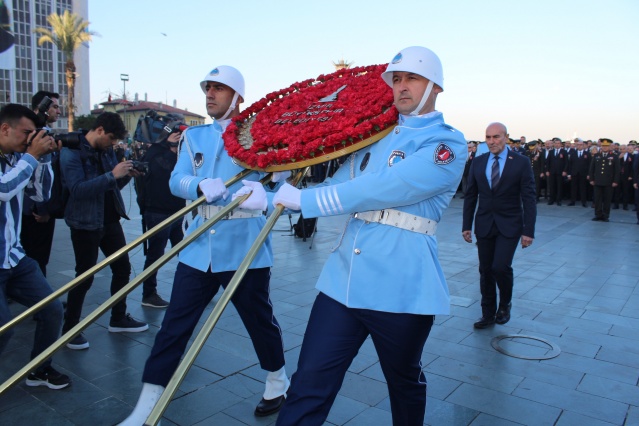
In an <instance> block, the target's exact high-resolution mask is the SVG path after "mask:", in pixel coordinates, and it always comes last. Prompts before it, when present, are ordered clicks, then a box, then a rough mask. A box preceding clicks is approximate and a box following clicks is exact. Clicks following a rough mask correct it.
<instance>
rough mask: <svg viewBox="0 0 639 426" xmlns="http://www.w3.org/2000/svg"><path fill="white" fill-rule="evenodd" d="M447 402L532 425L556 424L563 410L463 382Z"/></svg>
mask: <svg viewBox="0 0 639 426" xmlns="http://www.w3.org/2000/svg"><path fill="white" fill-rule="evenodd" d="M446 401H447V402H450V403H453V404H457V405H461V406H464V407H467V408H470V409H473V410H476V411H481V412H482V413H486V414H490V415H492V416H495V417H499V418H502V419H506V420H510V421H513V422H523V424H531V425H554V424H555V421H556V420H557V419H558V418H559V415H560V414H561V410H560V409H559V408H555V407H551V406H550V405H548V404H541V403H538V402H535V401H531V400H529V399H525V398H520V397H517V396H513V395H508V394H504V393H501V392H496V391H493V390H489V389H484V388H481V387H478V386H474V385H470V384H466V383H464V384H462V385H461V386H460V387H459V388H458V389H457V390H456V391H455V392H453V394H452V395H451V396H449V397H448V398H446Z"/></svg>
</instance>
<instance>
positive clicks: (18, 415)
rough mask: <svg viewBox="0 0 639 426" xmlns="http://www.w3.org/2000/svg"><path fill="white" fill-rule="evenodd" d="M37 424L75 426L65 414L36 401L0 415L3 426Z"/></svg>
mask: <svg viewBox="0 0 639 426" xmlns="http://www.w3.org/2000/svg"><path fill="white" fill-rule="evenodd" d="M35 419H37V420H35ZM35 422H37V424H38V425H47V426H73V425H74V424H75V423H72V422H71V421H70V420H69V419H67V418H66V417H65V416H64V415H63V414H61V413H58V412H57V411H56V410H54V409H53V408H51V407H49V406H47V405H46V404H43V403H41V402H39V401H35V400H33V401H30V402H29V403H27V404H23V405H21V406H19V407H13V408H11V409H9V410H6V411H3V412H1V413H0V423H2V424H3V425H15V426H20V425H33V424H36V423H35Z"/></svg>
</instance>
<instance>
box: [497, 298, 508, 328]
mask: <svg viewBox="0 0 639 426" xmlns="http://www.w3.org/2000/svg"><path fill="white" fill-rule="evenodd" d="M511 306H512V305H511V304H510V303H509V304H508V306H506V307H504V308H502V307H501V306H500V307H499V309H497V315H496V316H495V322H496V323H497V324H506V323H507V322H508V321H510V307H511Z"/></svg>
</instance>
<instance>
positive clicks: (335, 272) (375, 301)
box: [273, 47, 468, 426]
mask: <svg viewBox="0 0 639 426" xmlns="http://www.w3.org/2000/svg"><path fill="white" fill-rule="evenodd" d="M382 78H383V79H384V81H386V82H387V83H388V85H389V86H390V87H391V88H392V89H393V95H394V99H395V105H396V107H397V109H398V111H399V112H400V115H399V123H398V126H397V127H396V128H395V129H394V131H393V132H392V133H391V134H389V135H388V136H386V137H385V138H384V139H382V140H381V141H379V142H378V143H377V144H374V145H372V146H371V147H369V148H366V149H363V150H360V151H358V152H356V153H355V154H353V155H352V156H351V157H350V158H349V159H348V160H347V161H346V162H345V163H344V165H343V166H342V167H341V168H340V169H339V171H338V172H337V173H336V174H335V175H334V177H333V178H332V179H330V180H327V181H325V182H324V183H323V184H321V185H318V186H316V187H314V188H309V189H304V190H302V191H300V190H298V189H296V188H293V187H292V186H290V185H284V186H283V187H282V188H281V189H280V190H279V191H278V193H277V194H275V197H274V199H273V203H274V204H276V203H281V204H283V205H284V206H286V207H287V208H290V209H293V210H301V211H302V213H303V215H304V217H321V216H331V215H341V214H349V215H350V218H349V220H348V222H347V225H346V228H345V230H344V232H343V234H342V236H341V237H340V239H339V242H338V246H337V248H336V249H335V250H334V251H333V253H332V254H331V255H330V257H329V259H328V261H327V262H326V265H325V267H324V269H323V271H322V273H321V275H320V277H319V281H318V283H317V288H318V290H320V293H319V295H318V296H317V299H316V300H315V304H314V306H313V309H312V312H311V316H310V319H309V322H308V326H307V329H306V334H305V337H304V342H303V344H302V350H301V353H300V358H299V362H298V369H297V372H296V373H295V374H294V375H293V378H292V385H291V389H290V390H289V393H288V397H287V400H286V402H285V404H284V407H283V408H282V411H281V412H280V414H279V417H278V421H277V424H278V425H298V424H304V425H321V424H323V422H324V421H325V419H326V417H327V415H328V413H329V410H330V408H331V405H332V403H333V401H334V399H335V397H336V395H337V392H338V391H339V389H340V386H341V383H342V381H343V379H344V375H345V373H346V370H347V369H348V367H349V365H350V364H351V361H352V360H353V358H354V357H355V356H356V355H357V352H358V350H359V348H360V346H361V345H362V344H363V342H364V340H365V339H366V338H367V337H368V336H369V335H370V336H371V338H372V341H373V344H374V345H375V348H376V350H377V354H378V356H379V360H380V365H381V368H382V371H383V372H384V376H385V378H386V381H387V383H388V390H389V395H390V402H391V410H392V415H393V424H394V425H402V426H406V425H422V424H423V421H424V412H425V408H426V379H425V377H424V375H423V373H422V370H421V362H420V357H421V354H422V349H423V347H424V344H425V342H426V339H427V337H428V334H429V333H430V329H431V326H432V324H433V319H434V315H438V314H439V315H446V314H448V313H449V302H450V300H449V292H448V286H447V285H446V280H445V278H444V273H443V271H442V269H441V266H440V264H439V260H438V259H437V240H436V237H435V232H436V228H437V223H438V222H439V221H440V219H441V217H442V214H443V211H444V209H446V207H448V205H449V203H450V200H451V198H452V197H453V194H454V193H455V189H456V188H457V186H458V185H459V182H460V180H461V177H462V173H463V170H464V165H465V162H466V156H467V154H468V149H467V147H466V141H465V139H464V137H463V135H462V134H461V133H460V132H458V131H457V130H455V129H454V128H452V127H450V126H448V125H446V124H445V123H444V119H443V117H442V114H441V113H440V112H437V111H435V100H436V96H437V94H438V93H440V92H441V91H442V90H443V77H442V67H441V63H440V61H439V58H438V57H437V56H436V55H435V54H434V53H433V52H432V51H430V50H429V49H426V48H423V47H409V48H406V49H404V50H402V51H401V52H400V53H398V54H397V55H396V56H395V58H394V59H393V61H392V62H391V63H390V64H389V65H388V68H387V69H386V72H384V73H383V74H382Z"/></svg>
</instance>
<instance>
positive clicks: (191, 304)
mask: <svg viewBox="0 0 639 426" xmlns="http://www.w3.org/2000/svg"><path fill="white" fill-rule="evenodd" d="M229 121H230V120H224V121H222V122H221V123H220V122H218V121H215V122H214V123H213V124H209V125H203V126H195V127H190V128H189V129H187V130H186V131H185V133H184V135H183V140H182V143H181V148H180V155H179V158H178V161H177V164H176V166H175V169H174V170H173V173H172V174H171V179H170V181H169V186H170V188H171V192H172V193H173V194H174V195H176V196H178V197H182V198H185V199H190V200H194V199H197V198H198V185H199V183H200V182H201V181H202V180H204V179H205V178H211V177H219V178H221V179H222V180H224V181H226V180H228V179H230V178H231V177H233V176H235V175H236V174H238V173H239V172H241V171H242V170H243V168H242V167H240V166H238V165H237V164H235V163H234V162H233V161H232V159H231V158H230V157H229V156H228V154H227V153H226V151H225V150H224V142H223V140H222V133H223V130H224V129H223V127H222V126H221V125H220V124H222V125H223V126H225V125H226V124H228V122H229ZM258 178H259V176H258V175H257V174H254V175H250V176H249V177H248V178H247V179H249V180H257V179H258ZM241 187H242V184H241V183H237V184H235V185H233V186H231V187H229V191H230V192H231V193H233V192H236V191H237V190H238V189H240V188H241ZM230 201H231V198H230V197H229V198H228V199H227V200H226V201H224V200H222V199H221V198H220V199H219V200H218V201H216V202H214V203H212V204H207V205H204V206H201V207H200V208H198V213H199V214H198V216H196V218H195V220H194V221H193V223H192V224H191V225H190V226H189V228H188V230H187V232H186V235H187V236H188V235H189V234H190V233H191V232H193V231H194V230H195V229H196V228H197V227H198V226H200V225H201V224H202V223H203V222H204V221H205V219H206V218H208V217H211V216H213V215H214V214H215V213H216V210H219V209H220V208H221V207H222V206H224V205H226V204H228V203H229V202H230ZM265 223H266V219H265V217H264V214H263V212H260V211H249V210H241V209H237V210H236V211H234V212H233V216H232V217H231V219H227V220H221V221H220V222H218V223H217V224H215V225H214V226H213V227H212V228H211V230H209V231H207V232H206V233H204V234H203V235H202V236H200V237H199V238H198V239H196V240H195V241H194V242H193V243H191V244H190V245H189V246H187V247H186V248H185V249H184V250H183V251H182V252H181V253H180V257H179V259H180V263H179V264H178V267H177V270H176V273H175V278H174V283H173V291H172V294H171V303H170V304H169V307H168V310H167V311H166V314H165V316H164V320H163V321H162V328H161V329H160V331H159V332H158V334H157V337H156V339H155V344H154V345H153V349H152V351H151V355H150V357H149V359H148V360H147V362H146V366H145V369H144V374H143V377H142V381H143V382H145V383H151V384H155V385H161V386H166V385H167V384H168V382H169V380H170V378H171V376H172V375H173V373H174V371H175V369H176V368H177V365H178V363H179V361H180V357H181V356H182V355H183V353H184V350H185V348H186V345H187V343H188V340H189V338H190V337H191V334H192V333H193V329H194V328H195V326H196V325H197V322H198V321H199V319H200V317H201V315H202V313H203V311H204V309H205V308H206V306H207V305H208V303H209V302H210V301H211V299H212V298H213V296H215V294H216V293H217V292H218V290H219V288H220V286H222V287H224V288H226V286H227V284H228V283H229V281H230V279H231V278H232V276H233V274H234V273H235V270H236V269H237V268H238V266H239V265H240V263H241V262H242V260H243V259H244V257H245V256H246V254H247V253H248V251H249V248H250V246H251V245H252V244H253V242H254V241H255V240H256V238H257V235H258V234H259V232H260V231H261V230H262V228H263V227H264V225H265ZM272 265H273V253H272V249H271V240H270V237H269V238H268V239H267V240H266V243H265V244H264V245H263V246H262V248H261V249H260V250H259V252H258V254H257V256H256V258H255V260H254V261H253V263H251V266H250V269H249V270H248V272H247V274H246V276H245V278H244V279H243V281H242V283H241V284H240V285H239V287H238V289H237V291H236V293H235V295H234V296H233V298H232V299H231V301H232V303H233V305H234V306H235V308H236V310H237V311H238V314H239V315H240V317H241V319H242V322H243V323H244V325H245V326H246V329H247V331H248V333H249V335H250V337H251V340H252V342H253V346H254V348H255V352H256V353H257V357H258V359H259V361H260V366H261V367H262V368H263V369H264V370H267V371H277V370H279V369H281V368H282V367H283V366H284V348H283V344H282V332H281V329H280V326H279V324H278V322H277V320H276V319H275V316H274V314H273V306H272V304H271V301H270V298H269V280H270V267H271V266H272Z"/></svg>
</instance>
